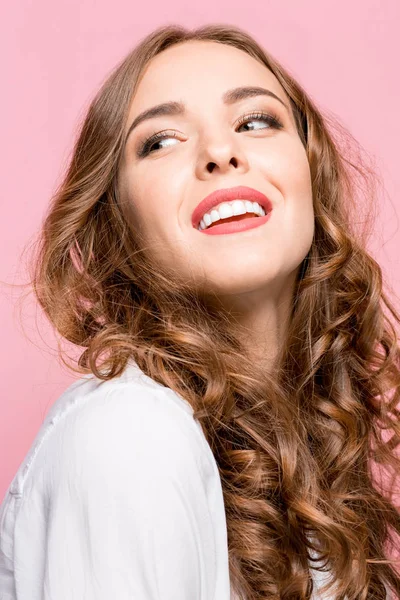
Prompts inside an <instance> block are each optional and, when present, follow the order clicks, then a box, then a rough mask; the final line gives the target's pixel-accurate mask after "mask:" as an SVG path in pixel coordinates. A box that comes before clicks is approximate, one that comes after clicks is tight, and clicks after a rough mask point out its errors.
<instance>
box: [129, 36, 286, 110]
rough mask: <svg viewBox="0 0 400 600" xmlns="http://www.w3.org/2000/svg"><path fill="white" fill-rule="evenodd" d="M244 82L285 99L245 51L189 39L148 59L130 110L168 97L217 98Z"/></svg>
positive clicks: (270, 76)
mask: <svg viewBox="0 0 400 600" xmlns="http://www.w3.org/2000/svg"><path fill="white" fill-rule="evenodd" d="M244 85H258V86H264V87H267V88H268V89H270V90H271V91H273V92H275V93H276V94H277V95H279V96H280V97H281V98H282V99H283V100H285V99H286V100H287V95H286V93H285V91H284V90H283V88H282V86H281V84H280V83H279V81H278V80H277V78H276V77H275V75H274V74H273V73H272V72H271V71H270V70H269V69H268V68H267V67H266V66H265V65H264V64H262V63H260V62H259V61H258V60H256V59H255V58H253V57H252V56H250V55H249V54H247V53H246V52H244V51H242V50H239V49H238V48H235V47H233V46H229V45H227V44H221V43H218V42H209V41H197V40H196V41H188V42H184V43H180V44H176V45H174V46H172V47H170V48H167V49H166V50H164V51H163V52H161V53H160V54H158V55H157V56H155V57H154V58H152V59H151V60H150V62H149V63H148V65H147V67H146V68H145V70H144V72H143V73H142V76H141V78H140V81H139V84H138V86H137V88H136V92H135V95H134V98H133V101H132V110H134V111H135V112H136V111H140V110H142V109H146V108H148V106H149V105H150V104H154V103H156V102H166V101H169V100H180V99H182V100H183V99H185V100H187V101H188V102H190V101H191V100H192V101H193V102H194V101H196V100H197V101H199V100H200V101H202V102H204V101H207V99H220V98H221V96H222V94H223V93H224V92H225V91H226V90H227V89H229V88H234V87H239V86H244Z"/></svg>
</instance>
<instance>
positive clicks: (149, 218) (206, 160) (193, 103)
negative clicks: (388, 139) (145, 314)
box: [120, 41, 314, 368]
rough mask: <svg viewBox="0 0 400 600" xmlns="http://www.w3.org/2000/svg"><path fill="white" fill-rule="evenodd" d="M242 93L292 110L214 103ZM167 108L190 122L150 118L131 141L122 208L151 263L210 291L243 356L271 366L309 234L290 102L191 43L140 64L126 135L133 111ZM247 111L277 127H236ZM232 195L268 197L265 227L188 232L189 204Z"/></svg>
mask: <svg viewBox="0 0 400 600" xmlns="http://www.w3.org/2000/svg"><path fill="white" fill-rule="evenodd" d="M239 86H261V87H264V88H267V89H269V90H271V91H272V92H274V93H275V94H276V95H277V96H279V98H281V99H282V100H283V101H284V102H285V103H286V104H287V106H288V107H289V110H287V109H286V108H285V107H284V106H283V105H282V104H281V103H280V102H279V101H278V100H275V99H274V98H271V97H268V96H255V97H252V98H247V99H244V100H241V101H239V102H237V103H235V104H232V105H225V104H224V103H223V101H222V94H223V93H224V92H225V91H227V90H228V89H231V88H234V87H239ZM171 100H175V101H183V102H185V104H186V105H187V111H188V112H187V115H186V116H176V115H174V116H172V115H169V116H158V117H156V118H152V119H151V120H148V121H144V122H142V123H141V124H140V125H139V126H138V127H137V128H135V129H134V130H132V132H131V133H130V135H129V137H128V139H127V144H126V146H125V150H124V155H123V161H122V165H121V171H120V194H121V199H122V201H123V202H124V203H127V204H128V205H129V207H130V209H131V215H132V224H133V226H134V227H135V228H136V229H137V230H140V232H141V234H142V236H143V239H144V240H145V242H146V244H148V251H149V252H151V254H152V256H153V258H154V259H155V260H156V261H157V264H160V265H163V266H164V267H165V268H167V269H170V270H171V273H176V274H179V276H184V277H188V278H190V279H191V280H192V281H193V282H194V283H195V284H196V285H199V286H206V287H207V289H209V290H212V291H216V292H217V294H218V298H220V299H221V302H222V303H223V304H224V306H226V308H227V309H228V310H230V311H232V318H235V319H236V320H237V322H238V324H240V325H241V326H243V327H244V328H245V332H246V336H247V337H246V338H245V339H247V340H248V347H249V352H251V353H252V355H254V358H256V359H257V360H261V361H263V364H265V366H266V367H267V368H268V366H270V365H271V364H272V360H273V357H274V356H275V355H276V352H277V349H278V345H279V342H280V341H282V340H283V338H284V334H285V331H286V327H287V322H288V315H289V310H290V306H291V301H292V297H293V290H294V282H295V278H296V274H297V271H298V269H299V267H300V265H301V262H302V261H303V259H304V258H305V256H306V255H307V253H308V251H309V249H310V246H311V244H312V239H313V234H314V212H313V203H312V188H311V178H310V170H309V164H308V160H307V156H306V151H305V148H304V146H303V145H302V143H301V140H300V138H299V135H298V133H297V130H296V126H295V121H294V117H293V113H292V111H291V108H290V104H289V98H288V96H287V95H286V93H285V91H284V89H283V88H282V86H281V85H280V83H279V82H278V80H277V78H276V77H275V76H274V75H273V74H272V73H271V72H270V71H269V69H268V68H267V67H266V66H265V65H263V64H261V63H259V62H258V61H257V60H256V59H254V58H253V57H251V56H249V55H248V54H247V53H245V52H244V51H242V50H239V49H237V48H234V47H232V46H228V45H224V44H219V43H217V42H209V41H189V42H184V43H181V44H178V45H175V46H173V47H171V48H168V49H167V50H165V51H163V52H162V53H161V54H159V55H157V56H156V57H154V58H153V59H152V60H151V61H150V63H149V64H148V65H147V67H146V69H145V71H144V73H143V74H142V77H141V79H140V81H139V84H138V87H137V90H136V92H135V95H134V98H133V100H132V103H131V106H130V110H129V117H128V119H127V124H126V132H127V131H128V130H129V127H130V125H131V123H132V122H133V120H134V118H135V117H136V116H137V115H138V114H139V113H141V112H142V111H144V110H146V109H148V108H150V107H152V106H154V105H156V104H159V103H162V102H166V101H171ZM253 111H256V112H257V111H265V112H267V113H269V112H270V111H273V114H275V115H277V116H278V117H279V119H280V121H281V122H282V124H283V128H282V129H280V130H279V129H274V128H272V127H271V126H270V124H269V123H268V122H266V121H265V120H263V119H262V120H259V119H254V117H249V120H248V121H247V123H244V124H241V125H239V124H238V122H237V121H238V119H239V118H240V117H241V116H243V115H246V114H248V113H251V112H253ZM164 130H168V137H166V138H165V139H163V140H162V141H161V142H160V140H157V141H156V142H155V145H154V146H153V149H152V150H153V151H152V152H151V153H150V154H148V155H147V156H145V157H143V158H139V157H138V156H137V149H138V147H139V145H140V143H141V142H142V141H144V140H145V139H146V138H148V137H149V136H150V135H152V134H154V133H157V132H160V131H164ZM172 133H175V134H176V135H177V137H176V138H175V137H171V134H172ZM166 135H167V134H166ZM237 185H246V186H249V187H252V188H255V189H257V190H259V191H261V192H263V193H264V194H265V195H266V196H267V197H268V198H269V199H270V201H271V202H272V205H273V212H272V215H271V218H270V219H269V221H268V222H267V223H266V224H265V225H262V226H260V227H256V228H254V229H251V230H247V231H244V232H240V233H237V234H228V235H206V234H204V233H202V232H200V231H198V230H197V229H194V228H193V226H192V223H191V215H192V212H193V209H194V208H195V207H196V206H197V204H198V203H199V202H200V201H201V200H202V199H203V198H204V197H205V196H206V195H208V194H209V193H210V192H212V191H214V190H217V189H220V188H228V187H233V186H237Z"/></svg>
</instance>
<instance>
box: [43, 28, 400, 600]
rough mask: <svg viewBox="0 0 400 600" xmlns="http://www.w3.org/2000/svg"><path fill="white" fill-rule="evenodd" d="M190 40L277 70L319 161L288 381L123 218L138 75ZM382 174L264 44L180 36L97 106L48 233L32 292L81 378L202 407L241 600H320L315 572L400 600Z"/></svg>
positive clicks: (145, 54)
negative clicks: (125, 378)
mask: <svg viewBox="0 0 400 600" xmlns="http://www.w3.org/2000/svg"><path fill="white" fill-rule="evenodd" d="M188 40H208V41H214V42H219V43H222V44H229V45H232V46H234V47H236V48H239V49H241V50H242V51H244V52H247V53H248V54H249V55H250V56H252V57H254V58H255V59H256V60H259V61H260V62H261V63H263V64H264V65H265V66H266V67H267V68H268V69H270V71H271V72H272V73H273V74H274V75H275V76H276V77H277V79H278V81H279V83H280V84H281V85H282V86H283V88H284V90H285V91H286V93H287V95H288V97H289V98H290V102H291V105H292V109H293V113H294V115H295V118H296V124H297V129H298V134H299V136H300V138H301V140H302V142H303V144H304V147H305V149H306V153H307V157H308V161H309V165H310V171H311V179H312V191H313V202H314V213H315V234H314V239H313V243H312V246H311V249H310V252H309V254H308V256H307V257H306V259H305V260H304V263H303V264H302V265H301V267H302V268H301V269H299V275H298V279H297V281H296V290H295V295H294V297H293V305H292V311H291V315H290V323H289V326H288V333H287V338H286V339H285V343H283V344H282V348H281V349H280V352H279V355H278V356H277V358H276V369H275V370H274V373H275V375H274V376H273V375H271V374H269V373H266V372H264V371H263V370H262V369H261V368H260V367H258V366H257V364H255V362H254V361H253V360H251V358H250V357H249V356H247V354H246V349H245V348H244V347H243V344H242V342H241V337H240V334H239V333H238V328H237V324H233V322H232V320H231V319H230V318H229V315H228V314H226V311H224V310H223V309H222V308H221V306H219V304H218V299H217V298H216V297H214V296H213V295H211V294H207V293H206V292H204V291H201V290H194V289H193V287H191V286H189V285H188V284H187V282H186V283H185V282H183V281H179V280H178V279H176V280H174V281H171V278H170V277H168V274H167V273H166V272H163V270H162V268H160V266H159V265H155V264H152V262H151V260H149V258H148V256H147V254H146V252H145V251H144V249H143V248H142V247H141V245H140V243H139V237H138V235H137V232H135V231H134V230H133V228H132V226H130V224H129V219H128V218H127V215H126V214H125V210H124V206H123V205H122V203H121V202H119V196H118V173H119V164H120V160H121V155H122V148H123V145H124V129H125V128H124V126H125V124H126V120H127V116H128V109H129V106H130V102H131V100H132V97H133V95H134V93H135V89H136V88H137V85H138V82H139V79H140V76H141V74H142V73H143V70H144V68H145V67H146V65H147V64H148V62H149V61H150V60H151V58H152V57H154V56H155V55H157V54H158V53H160V52H162V51H163V50H164V49H166V48H168V47H170V46H172V45H173V44H177V43H184V42H186V41H188ZM342 133H343V131H342ZM344 133H346V132H344ZM346 136H347V137H346ZM343 139H346V140H350V134H349V133H347V134H346V135H344V138H343ZM373 175H374V173H373V170H372V169H370V168H368V167H367V166H366V164H365V163H363V161H362V160H361V159H359V160H356V161H354V162H353V161H352V160H351V158H349V157H348V156H347V153H346V152H345V151H344V147H343V149H340V147H339V141H338V140H335V139H334V134H333V131H332V132H330V131H329V123H328V118H327V117H322V115H321V112H319V110H318V109H317V108H316V106H315V105H314V103H313V102H312V101H311V99H310V97H309V96H307V95H306V93H305V91H304V90H303V89H302V88H301V86H300V85H299V84H298V83H296V81H295V80H294V78H293V77H292V76H291V75H290V74H289V73H288V71H287V70H285V69H284V68H283V67H282V66H281V65H279V64H278V62H277V61H276V60H275V59H274V58H273V57H272V56H271V55H270V54H268V53H267V52H266V51H265V50H263V49H262V48H261V47H260V46H259V45H258V44H257V42H256V41H255V40H254V39H252V38H251V36H250V35H248V34H247V33H245V32H243V31H242V30H240V29H238V28H235V27H231V26H225V25H215V24H214V25H208V26H205V27H202V28H199V29H197V30H194V31H187V30H186V29H184V28H183V27H181V26H177V25H169V26H164V27H161V28H159V29H157V30H155V31H153V32H152V33H151V34H150V35H148V36H147V37H146V38H145V39H143V40H141V42H140V44H139V45H138V46H137V47H136V48H134V49H133V51H132V52H131V53H130V54H129V55H128V56H127V57H126V58H125V59H124V60H123V61H122V62H121V63H120V64H119V65H118V66H117V67H116V68H115V69H114V71H113V72H112V73H111V75H110V76H109V77H108V79H107V80H106V81H105V82H104V83H103V85H102V87H101V89H100V90H99V92H98V93H97V95H96V96H95V98H94V99H93V101H92V103H91V104H90V107H89V109H88V111H87V115H86V117H85V118H84V121H83V124H82V125H81V127H80V132H79V136H78V138H77V140H76V143H75V147H74V151H73V154H72V158H71V160H70V163H69V165H68V168H67V172H66V174H65V177H64V179H63V181H62V183H61V185H60V186H59V188H58V189H57V190H56V193H55V194H54V197H53V198H52V201H51V204H50V207H49V211H48V214H47V215H46V217H45V220H44V224H43V228H42V229H41V232H40V239H39V244H38V250H37V255H36V256H35V257H34V259H33V261H32V273H31V275H32V279H31V281H32V283H33V289H34V292H35V294H36V296H37V299H38V301H39V304H40V305H41V307H42V308H43V310H44V312H45V314H46V315H47V317H48V318H49V320H50V322H51V323H52V325H53V326H54V327H55V329H56V331H57V332H58V333H59V334H60V335H61V336H63V338H65V339H67V340H69V341H70V342H72V343H73V344H76V345H77V346H81V347H82V348H85V349H84V351H83V352H82V353H81V355H80V357H79V359H78V361H77V367H73V366H71V365H68V366H69V367H70V368H71V369H72V370H73V371H74V372H79V373H87V372H92V373H94V374H95V375H96V376H97V377H99V378H101V379H111V378H113V377H116V376H117V375H119V374H120V373H121V372H122V370H123V369H124V368H125V366H126V364H127V361H128V360H129V359H130V358H133V359H134V360H135V361H136V362H137V364H138V365H139V367H140V368H141V369H142V370H143V371H144V372H145V373H146V374H147V375H148V376H150V377H151V378H153V379H154V380H156V381H157V382H159V383H161V384H162V385H165V386H167V387H169V388H171V389H173V390H175V391H176V392H177V393H178V394H180V395H181V396H182V397H183V398H185V399H186V400H187V401H188V402H190V404H191V405H192V407H193V409H194V415H195V418H196V419H198V421H199V422H200V424H201V426H202V428H203V431H204V434H205V436H206V438H207V440H208V442H209V444H210V447H211V449H212V451H213V453H214V456H215V459H216V462H217V464H218V467H219V472H220V476H221V483H222V488H223V494H224V502H225V509H226V518H227V529H228V546H229V561H230V577H231V582H232V586H233V588H234V589H235V590H236V592H237V593H238V594H242V595H243V598H246V600H256V599H260V600H261V599H262V598H269V599H278V598H285V599H287V600H289V599H290V598H291V599H296V600H297V599H306V598H307V599H308V598H310V595H311V592H312V588H313V582H312V577H311V575H310V568H309V566H310V564H312V563H313V561H314V560H315V559H316V558H318V559H319V560H321V561H322V562H323V563H326V564H327V565H329V568H330V569H331V573H332V576H333V578H332V586H333V587H331V588H329V589H330V591H331V593H332V598H335V599H343V598H344V597H345V595H347V598H348V599H349V600H352V599H360V600H364V599H367V598H374V599H376V600H378V599H383V598H385V596H386V589H387V587H386V586H388V587H389V588H390V589H391V590H392V591H394V592H395V593H397V594H399V593H400V576H399V571H398V570H397V568H396V560H394V559H393V557H392V558H390V552H391V551H392V550H393V549H394V547H395V544H399V540H400V516H399V510H398V507H396V505H395V503H394V500H393V496H392V493H393V489H394V488H393V481H394V480H395V477H396V476H397V475H398V474H399V472H400V459H399V457H398V455H396V452H395V450H396V447H397V445H398V444H399V442H400V424H399V418H398V417H399V410H398V408H397V407H398V404H399V393H400V392H399V388H400V370H399V347H398V343H397V339H398V338H397V334H396V330H395V328H394V323H395V322H396V323H399V322H400V317H399V314H398V313H397V312H396V309H395V308H394V306H393V305H392V304H391V303H390V301H389V299H388V295H387V294H386V293H385V292H383V282H382V279H383V278H382V270H381V268H380V267H379V265H378V264H377V262H376V261H375V260H374V259H373V258H372V257H371V256H370V254H369V253H368V252H367V250H366V229H365V230H364V231H363V232H360V231H357V230H356V227H355V225H356V221H357V218H356V216H357V213H356V210H359V209H358V208H357V203H356V197H357V192H358V191H359V190H360V189H361V188H362V185H359V184H360V183H361V184H363V183H365V182H367V185H366V188H365V190H364V197H365V199H368V198H369V199H370V198H372V196H373V190H374V189H375V188H374V181H373V179H372V176H373ZM61 358H62V355H61ZM62 360H63V362H64V364H67V363H65V361H64V359H63V358H62ZM377 474H378V475H382V477H381V481H378V480H379V477H377ZM388 474H392V475H393V481H392V483H391V485H390V486H387V475H388ZM383 475H384V476H385V477H383ZM384 479H385V481H386V483H384V481H383V480H384Z"/></svg>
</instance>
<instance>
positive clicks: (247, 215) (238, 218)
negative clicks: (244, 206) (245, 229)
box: [206, 213, 260, 229]
mask: <svg viewBox="0 0 400 600" xmlns="http://www.w3.org/2000/svg"><path fill="white" fill-rule="evenodd" d="M259 216H260V215H256V214H255V213H245V214H244V215H233V216H232V217H227V218H226V219H219V220H218V221H214V223H211V225H209V226H208V227H206V229H211V228H212V227H214V226H215V225H221V224H222V223H234V222H235V221H244V220H245V219H254V217H259Z"/></svg>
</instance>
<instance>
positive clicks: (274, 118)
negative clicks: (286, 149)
mask: <svg viewBox="0 0 400 600" xmlns="http://www.w3.org/2000/svg"><path fill="white" fill-rule="evenodd" d="M253 120H255V121H260V120H262V121H267V122H268V123H269V125H270V127H271V128H272V129H278V130H279V129H282V128H283V123H282V121H281V120H280V118H279V117H278V115H277V114H275V113H273V112H270V113H266V112H263V111H256V112H252V113H249V114H246V115H243V116H242V117H240V119H239V121H238V127H240V126H241V125H243V124H244V123H248V122H251V121H253ZM170 137H172V138H176V137H178V134H177V133H176V132H172V133H168V131H160V132H159V133H156V134H154V135H152V136H150V137H149V138H147V139H146V140H144V142H142V143H141V144H140V147H139V148H138V151H137V156H138V157H139V158H143V157H145V156H147V154H150V153H151V152H150V149H151V146H152V145H153V144H155V143H156V142H158V141H159V140H162V139H166V138H170ZM153 152H154V150H153Z"/></svg>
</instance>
